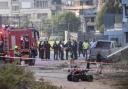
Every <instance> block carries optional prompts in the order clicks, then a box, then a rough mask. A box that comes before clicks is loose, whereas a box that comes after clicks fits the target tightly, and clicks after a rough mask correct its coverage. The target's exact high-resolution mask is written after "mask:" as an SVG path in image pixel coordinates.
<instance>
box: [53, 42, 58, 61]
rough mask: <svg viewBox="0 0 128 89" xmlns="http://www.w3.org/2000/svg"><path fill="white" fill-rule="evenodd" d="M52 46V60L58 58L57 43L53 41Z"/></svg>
mask: <svg viewBox="0 0 128 89" xmlns="http://www.w3.org/2000/svg"><path fill="white" fill-rule="evenodd" d="M52 48H53V49H54V60H58V49H59V47H58V44H57V43H56V42H54V44H53V47H52Z"/></svg>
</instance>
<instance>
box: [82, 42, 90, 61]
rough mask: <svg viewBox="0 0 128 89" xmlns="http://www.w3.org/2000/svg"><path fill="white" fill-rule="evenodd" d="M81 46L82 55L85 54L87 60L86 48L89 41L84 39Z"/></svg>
mask: <svg viewBox="0 0 128 89" xmlns="http://www.w3.org/2000/svg"><path fill="white" fill-rule="evenodd" d="M82 46H83V56H84V57H85V56H86V60H87V57H88V53H87V52H88V48H89V43H88V42H87V40H85V41H84V42H83V44H82Z"/></svg>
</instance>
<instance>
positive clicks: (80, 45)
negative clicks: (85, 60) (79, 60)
mask: <svg viewBox="0 0 128 89" xmlns="http://www.w3.org/2000/svg"><path fill="white" fill-rule="evenodd" d="M82 44H83V42H82V41H79V44H78V53H79V57H80V54H82V55H83V46H82Z"/></svg>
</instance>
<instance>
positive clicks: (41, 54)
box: [40, 41, 46, 59]
mask: <svg viewBox="0 0 128 89" xmlns="http://www.w3.org/2000/svg"><path fill="white" fill-rule="evenodd" d="M45 50H46V42H45V41H44V42H43V43H42V44H41V49H40V52H41V53H40V56H41V59H45V58H46V57H45Z"/></svg>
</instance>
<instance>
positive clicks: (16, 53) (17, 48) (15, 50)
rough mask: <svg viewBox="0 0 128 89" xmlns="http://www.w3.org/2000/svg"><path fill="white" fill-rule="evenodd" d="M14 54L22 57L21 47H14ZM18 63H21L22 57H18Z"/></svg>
mask: <svg viewBox="0 0 128 89" xmlns="http://www.w3.org/2000/svg"><path fill="white" fill-rule="evenodd" d="M14 55H15V57H21V53H20V51H19V47H18V46H15V49H14ZM15 62H16V64H20V63H21V59H19V58H18V59H16V60H15Z"/></svg>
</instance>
